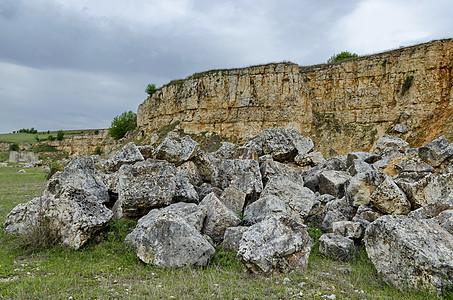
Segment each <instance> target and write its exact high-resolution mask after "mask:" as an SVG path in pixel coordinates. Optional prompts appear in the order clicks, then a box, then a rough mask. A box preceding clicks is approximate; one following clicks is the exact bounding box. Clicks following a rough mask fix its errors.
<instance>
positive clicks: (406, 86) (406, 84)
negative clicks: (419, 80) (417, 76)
mask: <svg viewBox="0 0 453 300" xmlns="http://www.w3.org/2000/svg"><path fill="white" fill-rule="evenodd" d="M413 80H414V76H412V75H410V76H407V77H406V79H405V80H404V83H403V86H402V87H401V96H404V94H406V92H407V91H408V90H409V88H410V87H411V85H412V81H413Z"/></svg>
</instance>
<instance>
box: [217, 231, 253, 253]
mask: <svg viewBox="0 0 453 300" xmlns="http://www.w3.org/2000/svg"><path fill="white" fill-rule="evenodd" d="M248 229H249V228H248V227H245V226H238V227H229V228H227V229H226V230H225V235H224V236H223V242H222V244H221V245H220V246H221V247H222V248H223V249H225V250H230V251H235V252H237V251H238V250H239V242H240V241H241V239H242V235H243V234H244V232H246V231H247V230H248Z"/></svg>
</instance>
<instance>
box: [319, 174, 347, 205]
mask: <svg viewBox="0 0 453 300" xmlns="http://www.w3.org/2000/svg"><path fill="white" fill-rule="evenodd" d="M350 179H351V175H349V174H348V173H346V172H343V171H330V170H328V171H322V172H321V173H319V175H318V184H319V193H320V194H329V195H332V196H334V197H336V198H341V197H343V196H344V194H345V193H344V189H345V184H346V183H347V182H348V181H349V180H350Z"/></svg>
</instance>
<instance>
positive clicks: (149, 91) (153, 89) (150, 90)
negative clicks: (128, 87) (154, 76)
mask: <svg viewBox="0 0 453 300" xmlns="http://www.w3.org/2000/svg"><path fill="white" fill-rule="evenodd" d="M156 90H157V89H156V85H155V84H154V83H150V84H148V86H147V87H146V90H145V92H146V93H147V94H148V95H149V96H152V95H153V94H154V93H155V92H156Z"/></svg>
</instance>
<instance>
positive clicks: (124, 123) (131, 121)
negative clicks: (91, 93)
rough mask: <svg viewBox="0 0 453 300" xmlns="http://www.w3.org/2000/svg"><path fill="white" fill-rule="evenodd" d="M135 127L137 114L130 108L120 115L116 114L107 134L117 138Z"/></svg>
mask: <svg viewBox="0 0 453 300" xmlns="http://www.w3.org/2000/svg"><path fill="white" fill-rule="evenodd" d="M135 127H137V115H136V114H135V113H133V112H132V111H131V110H130V111H128V112H123V113H122V114H121V115H119V116H116V117H115V118H114V119H113V121H112V124H111V125H110V128H109V134H110V136H111V137H112V138H114V139H115V140H119V139H121V138H122V137H124V135H126V133H127V132H128V131H131V130H134V129H135Z"/></svg>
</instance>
